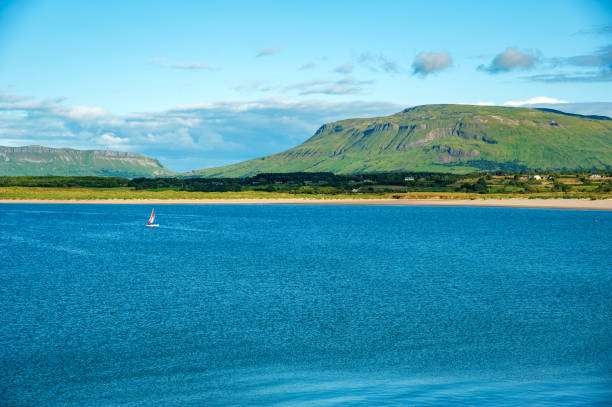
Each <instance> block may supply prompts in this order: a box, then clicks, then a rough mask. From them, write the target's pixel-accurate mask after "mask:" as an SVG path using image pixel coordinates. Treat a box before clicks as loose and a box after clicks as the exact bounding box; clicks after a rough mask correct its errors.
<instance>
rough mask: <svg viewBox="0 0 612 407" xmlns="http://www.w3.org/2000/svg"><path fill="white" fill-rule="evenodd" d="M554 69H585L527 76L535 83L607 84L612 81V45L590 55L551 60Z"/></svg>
mask: <svg viewBox="0 0 612 407" xmlns="http://www.w3.org/2000/svg"><path fill="white" fill-rule="evenodd" d="M551 61H552V63H553V65H554V66H555V67H560V68H564V67H574V69H575V68H586V69H587V70H581V71H576V70H574V71H573V72H555V73H549V74H538V75H531V76H528V77H527V78H526V79H528V80H531V81H536V82H609V81H612V44H611V45H607V46H605V47H602V48H600V49H598V50H597V51H596V52H594V53H592V54H584V55H575V56H571V57H558V58H552V60H551Z"/></svg>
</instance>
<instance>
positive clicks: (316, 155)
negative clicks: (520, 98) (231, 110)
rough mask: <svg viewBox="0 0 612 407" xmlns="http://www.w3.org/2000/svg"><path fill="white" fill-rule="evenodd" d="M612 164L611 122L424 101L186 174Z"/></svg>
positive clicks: (329, 126)
mask: <svg viewBox="0 0 612 407" xmlns="http://www.w3.org/2000/svg"><path fill="white" fill-rule="evenodd" d="M610 167H612V120H610V119H609V118H606V117H595V116H592V117H587V116H578V115H570V114H565V113H562V112H557V111H549V110H539V109H526V108H511V107H492V106H470V105H426V106H418V107H414V108H410V109H406V110H404V111H402V112H400V113H397V114H394V115H391V116H386V117H377V118H371V119H348V120H342V121H338V122H335V123H330V124H326V125H324V126H322V127H321V128H320V129H319V130H317V132H316V133H315V134H314V136H312V137H311V138H310V139H309V140H307V141H306V142H304V143H303V144H301V145H299V146H297V147H295V148H292V149H289V150H286V151H284V152H282V153H278V154H272V155H268V156H265V157H261V158H257V159H253V160H249V161H245V162H241V163H238V164H234V165H230V166H225V167H218V168H209V169H205V170H201V171H197V172H195V173H192V174H190V175H200V176H209V177H221V176H223V177H237V176H246V175H253V174H256V173H261V172H294V171H331V172H334V173H362V172H379V171H433V172H456V173H466V172H473V171H484V170H508V171H517V170H526V169H564V168H567V169H578V168H585V169H594V168H596V169H604V168H610Z"/></svg>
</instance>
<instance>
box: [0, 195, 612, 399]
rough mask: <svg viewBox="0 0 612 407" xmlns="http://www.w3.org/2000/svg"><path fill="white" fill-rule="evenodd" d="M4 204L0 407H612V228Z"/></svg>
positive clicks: (249, 210) (397, 213)
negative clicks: (155, 224)
mask: <svg viewBox="0 0 612 407" xmlns="http://www.w3.org/2000/svg"><path fill="white" fill-rule="evenodd" d="M150 209H151V207H150V206H141V205H52V204H38V205H35V204H33V205H28V204H2V205H0V260H1V263H0V405H11V406H12V405H15V406H22V405H23V406H26V405H28V406H46V405H79V406H115V405H124V406H158V405H181V406H200V405H213V406H214V405H218V406H228V405H287V406H315V405H316V406H319V405H341V406H347V405H414V406H425V405H496V406H497V405H551V406H553V405H554V406H559V405H596V404H599V405H605V404H612V239H611V237H612V212H598V211H577V210H546V209H516V208H465V207H464V208H458V207H457V208H453V207H446V208H442V207H425V206H424V207H409V206H335V205H329V206H327V205H326V206H317V205H265V206H256V205H219V206H215V205H191V206H190V205H163V206H158V207H157V208H156V213H157V215H158V221H159V223H160V224H161V227H159V228H157V229H149V228H146V227H144V223H145V222H146V220H147V219H148V215H149V213H150Z"/></svg>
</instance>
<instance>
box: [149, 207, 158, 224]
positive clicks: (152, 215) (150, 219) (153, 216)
mask: <svg viewBox="0 0 612 407" xmlns="http://www.w3.org/2000/svg"><path fill="white" fill-rule="evenodd" d="M147 227H148V228H157V227H159V225H158V224H157V223H155V209H152V210H151V217H149V221H148V222H147Z"/></svg>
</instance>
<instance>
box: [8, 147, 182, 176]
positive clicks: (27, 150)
mask: <svg viewBox="0 0 612 407" xmlns="http://www.w3.org/2000/svg"><path fill="white" fill-rule="evenodd" d="M174 174H175V173H174V172H173V171H170V170H169V169H167V168H166V167H164V166H163V165H162V164H161V163H160V162H159V161H158V160H156V159H155V158H151V157H147V156H144V155H141V154H134V153H129V152H124V151H108V150H74V149H70V148H50V147H43V146H25V147H1V146H0V175H99V176H122V177H157V176H171V175H174Z"/></svg>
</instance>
